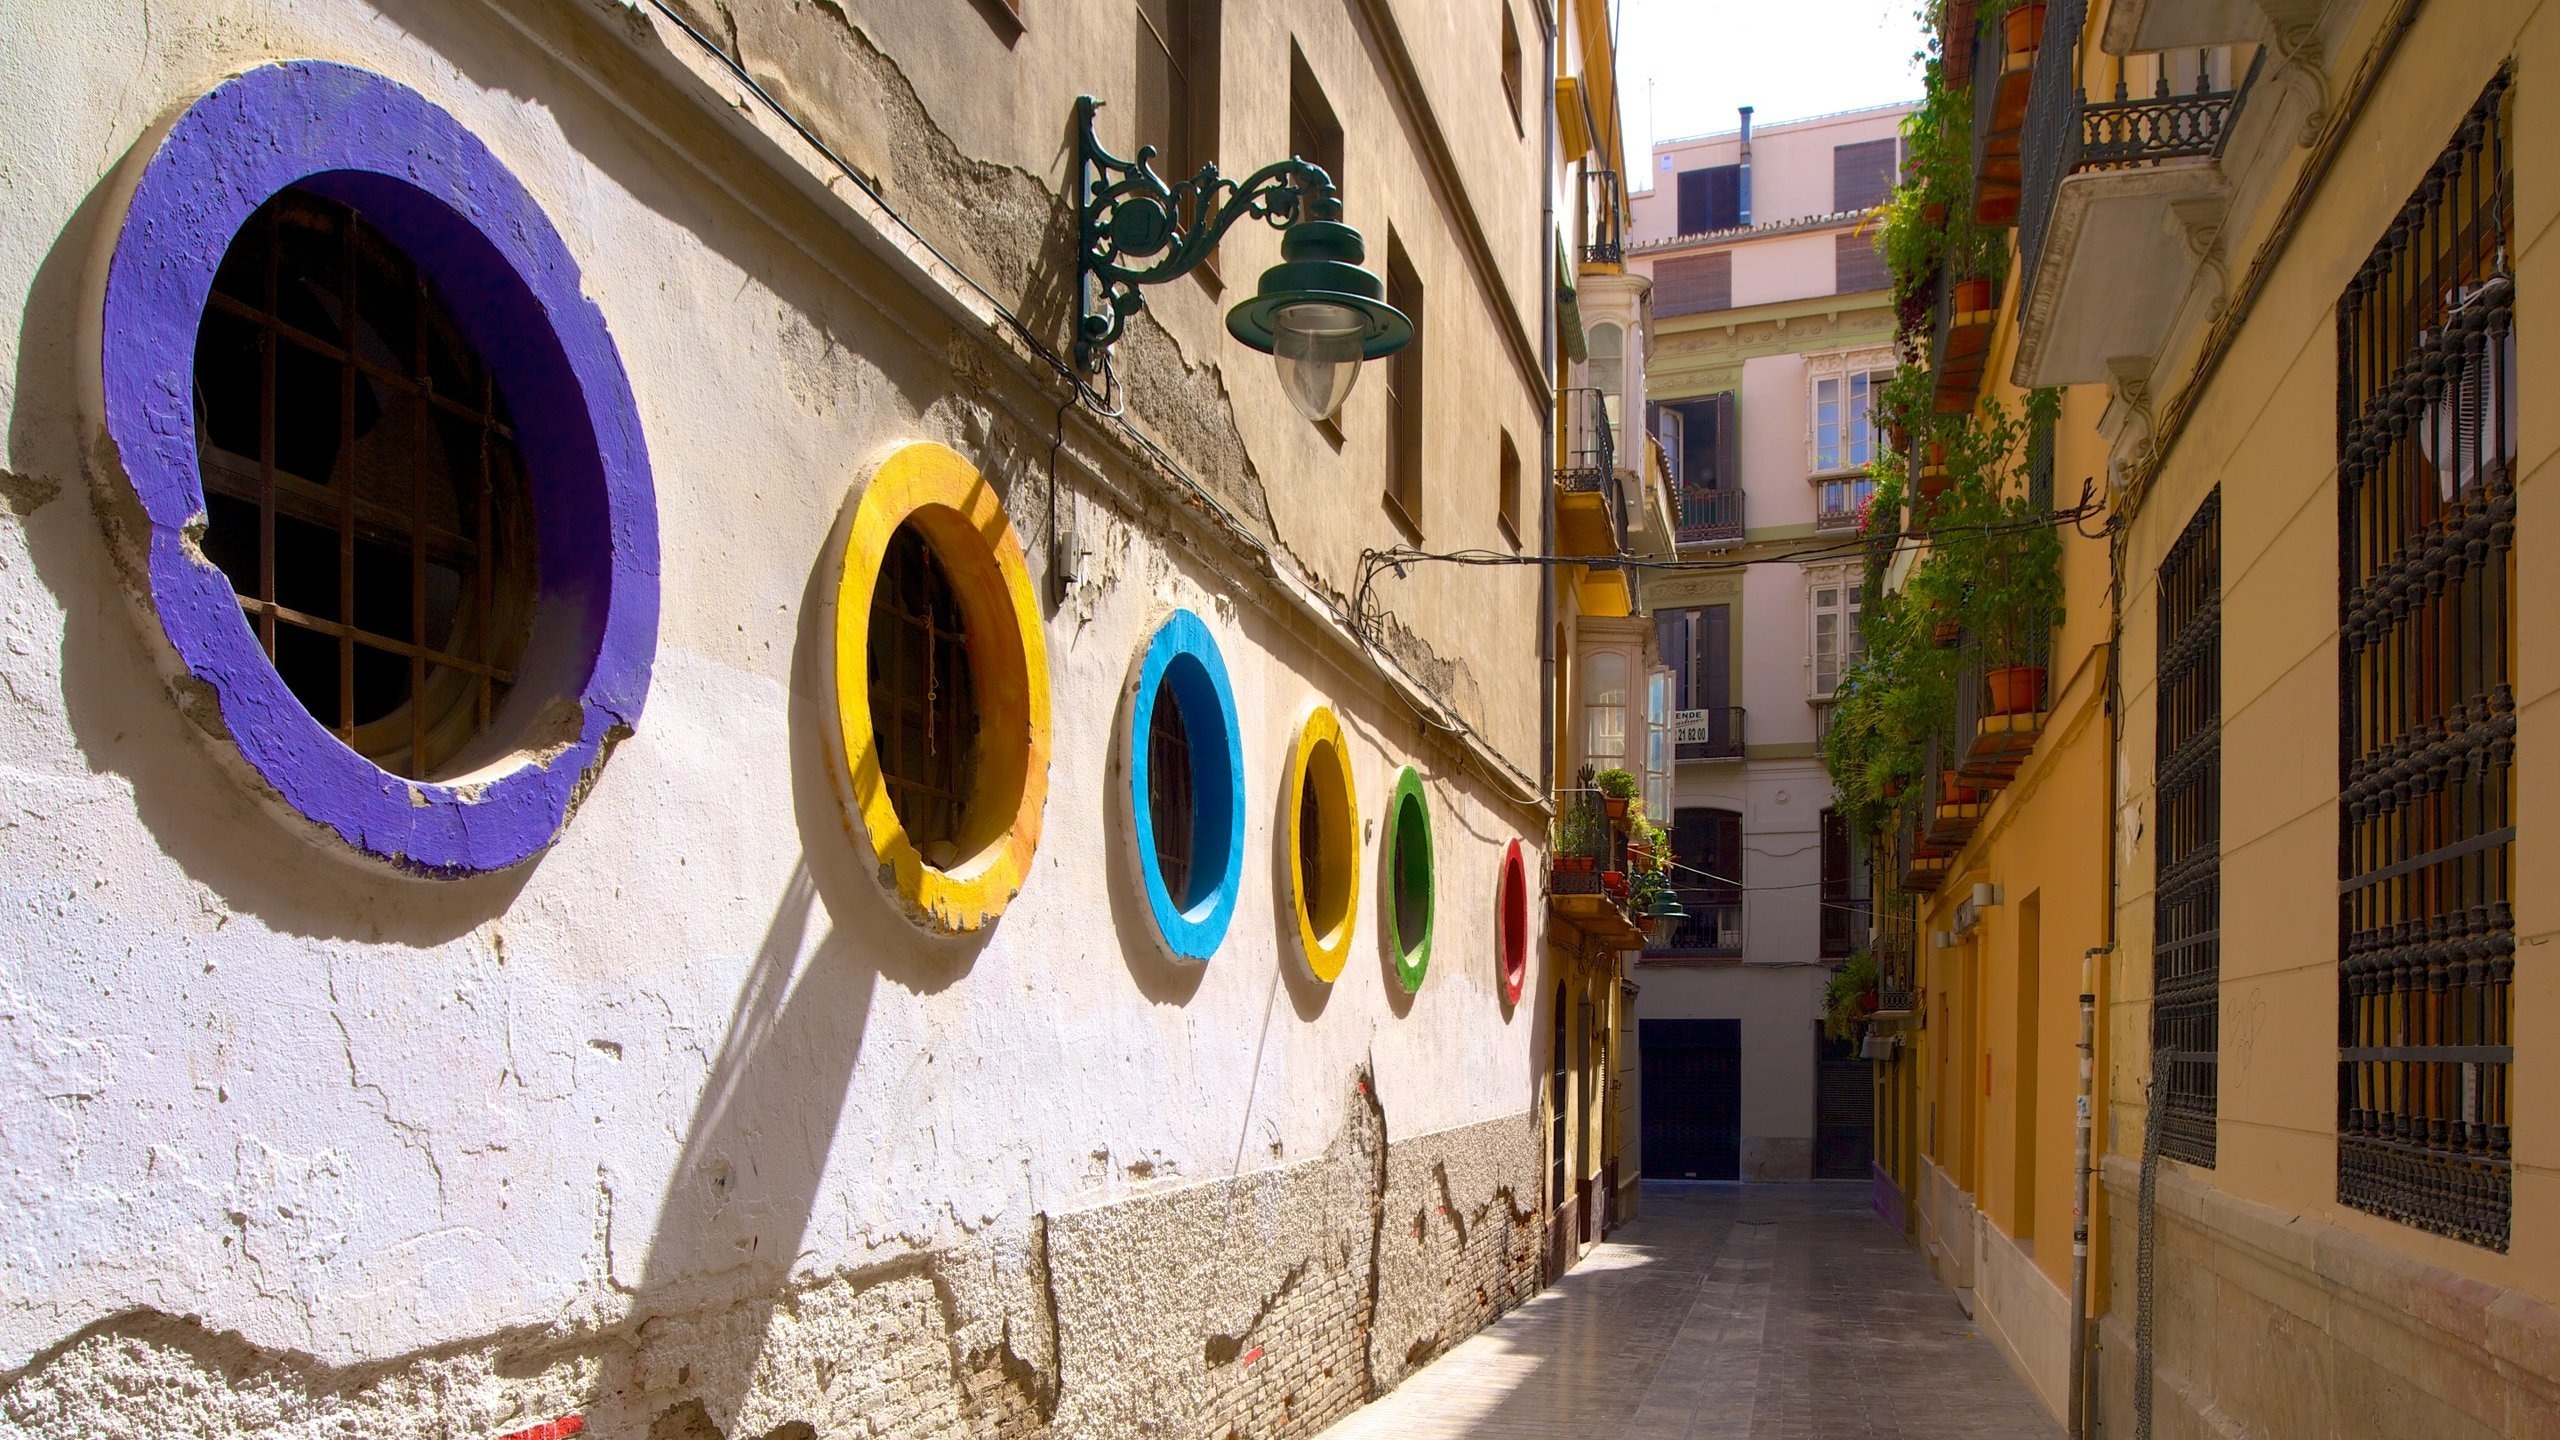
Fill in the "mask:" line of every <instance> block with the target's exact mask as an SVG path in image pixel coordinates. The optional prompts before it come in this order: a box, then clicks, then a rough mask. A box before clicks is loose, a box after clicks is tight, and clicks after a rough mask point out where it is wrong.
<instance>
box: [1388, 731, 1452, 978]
mask: <svg viewBox="0 0 2560 1440" xmlns="http://www.w3.org/2000/svg"><path fill="white" fill-rule="evenodd" d="M1386 852H1387V853H1386V861H1387V874H1386V882H1387V883H1386V891H1387V893H1386V907H1385V908H1386V912H1387V943H1388V945H1389V946H1390V947H1391V948H1392V950H1393V951H1394V958H1395V962H1396V979H1397V980H1398V981H1400V982H1402V983H1403V985H1404V989H1405V993H1406V994H1408V995H1410V994H1413V993H1415V992H1416V991H1418V990H1420V989H1421V988H1422V977H1423V975H1424V973H1425V972H1427V971H1429V970H1430V968H1431V937H1432V932H1433V931H1434V930H1435V929H1436V928H1438V925H1439V921H1440V875H1439V870H1438V867H1437V861H1436V858H1435V856H1434V854H1433V850H1432V840H1431V797H1430V796H1429V795H1427V794H1425V793H1424V791H1423V788H1422V775H1421V773H1420V772H1418V771H1416V770H1415V769H1414V768H1413V767H1412V766H1410V765H1407V766H1405V767H1404V768H1403V769H1401V770H1398V771H1397V772H1396V784H1395V791H1394V793H1393V795H1391V796H1390V797H1389V798H1388V800H1387V843H1386ZM1409 887H1410V888H1412V889H1418V890H1420V891H1421V895H1422V922H1421V924H1420V925H1419V926H1417V927H1415V928H1416V929H1417V930H1418V932H1419V933H1417V934H1412V935H1408V934H1406V933H1405V923H1404V920H1405V917H1404V911H1405V896H1406V894H1407V893H1408V888H1409Z"/></svg>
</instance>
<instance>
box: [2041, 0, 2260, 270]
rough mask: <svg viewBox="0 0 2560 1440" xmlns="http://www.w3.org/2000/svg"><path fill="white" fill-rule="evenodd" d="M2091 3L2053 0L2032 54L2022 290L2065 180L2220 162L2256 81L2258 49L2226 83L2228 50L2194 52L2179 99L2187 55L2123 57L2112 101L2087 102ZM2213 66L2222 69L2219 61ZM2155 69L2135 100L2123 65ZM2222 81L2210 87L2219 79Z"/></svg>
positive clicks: (2166, 54)
mask: <svg viewBox="0 0 2560 1440" xmlns="http://www.w3.org/2000/svg"><path fill="white" fill-rule="evenodd" d="M2087 11H2088V0H2053V4H2052V6H2051V8H2049V9H2048V10H2046V12H2045V40H2044V48H2043V49H2042V50H2041V51H2040V52H2038V54H2037V57H2036V68H2035V76H2034V79H2033V80H2032V82H2031V83H2030V87H2029V89H2028V92H2027V121H2026V128H2025V132H2024V134H2023V135H2022V136H2021V137H2020V155H2019V160H2020V163H2021V172H2020V179H2021V188H2022V191H2023V193H2022V195H2021V196H2020V200H2019V206H2018V260H2019V264H2020V266H2021V267H2022V268H2023V269H2024V271H2025V274H2026V276H2027V280H2028V283H2029V284H2030V285H2032V284H2033V283H2034V279H2035V275H2036V267H2037V266H2038V265H2039V264H2041V263H2042V262H2043V259H2044V247H2045V239H2046V236H2047V234H2048V232H2049V230H2050V227H2051V226H2052V223H2053V207H2054V202H2055V200H2056V198H2057V197H2058V196H2059V195H2060V194H2061V191H2062V182H2063V180H2064V179H2066V178H2067V177H2069V176H2072V175H2075V174H2078V173H2080V172H2081V171H2084V170H2128V169H2138V168H2141V167H2143V166H2149V165H2159V164H2163V163H2165V162H2168V161H2171V160H2193V159H2207V158H2211V159H2219V158H2220V157H2221V155H2222V147H2223V143H2224V141H2225V140H2227V139H2228V138H2229V137H2230V134H2231V126H2232V122H2233V121H2234V120H2236V119H2237V118H2238V117H2239V114H2240V104H2241V101H2242V99H2243V98H2244V97H2245V96H2246V95H2247V94H2248V92H2249V87H2250V85H2251V83H2252V82H2253V81H2255V80H2256V78H2257V75H2258V65H2259V62H2260V61H2261V60H2262V59H2263V58H2264V53H2265V52H2263V51H2260V52H2258V53H2257V54H2255V55H2253V56H2252V57H2251V59H2250V61H2249V68H2248V71H2247V73H2245V74H2243V75H2242V76H2240V77H2239V79H2238V80H2237V81H2236V82H2233V81H2232V80H2231V78H2230V72H2231V65H2232V60H2231V56H2230V54H2229V52H2227V51H2223V52H2217V51H2214V50H2198V51H2195V52H2193V54H2194V61H2195V81H2194V84H2193V87H2192V88H2191V89H2188V90H2186V91H2185V92H2183V93H2181V92H2180V91H2179V90H2178V89H2177V88H2176V87H2175V86H2174V85H2173V84H2172V82H2171V79H2170V74H2171V71H2172V70H2173V69H2175V68H2176V65H2177V63H2178V62H2179V61H2181V60H2182V59H2183V57H2184V56H2185V55H2186V54H2187V53H2188V52H2183V51H2181V52H2176V53H2174V54H2172V53H2159V54H2153V55H2149V56H2141V55H2133V56H2124V57H2121V58H2119V59H2117V60H2116V62H2115V64H2116V83H2115V94H2114V96H2113V98H2111V99H2103V100H2094V101H2093V100H2091V99H2090V98H2089V97H2088V94H2087V92H2086V91H2085V90H2084V89H2083V88H2082V85H2081V69H2080V66H2081V60H2082V55H2081V52H2080V48H2079V45H2078V43H2077V42H2078V39H2079V36H2080V31H2081V24H2082V21H2083V19H2084V18H2085V17H2086V15H2087ZM2217 59H2219V64H2217ZM2146 62H2147V65H2148V68H2149V69H2151V70H2152V71H2153V74H2154V78H2153V81H2152V85H2151V90H2150V93H2149V94H2147V95H2136V94H2134V93H2132V87H2131V86H2130V85H2129V84H2128V83H2127V81H2126V78H2125V77H2126V75H2127V73H2128V67H2130V69H2131V71H2132V72H2134V73H2139V72H2140V71H2141V70H2142V69H2143V68H2145V65H2146ZM2217 69H2219V70H2220V71H2221V74H2222V77H2223V86H2222V88H2217V87H2216V84H2215V72H2216V70H2217Z"/></svg>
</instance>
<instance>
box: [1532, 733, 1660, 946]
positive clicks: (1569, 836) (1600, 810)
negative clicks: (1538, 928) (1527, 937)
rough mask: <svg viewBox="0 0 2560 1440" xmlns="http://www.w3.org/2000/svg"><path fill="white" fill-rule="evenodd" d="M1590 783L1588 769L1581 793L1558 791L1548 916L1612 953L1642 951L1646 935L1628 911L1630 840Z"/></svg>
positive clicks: (1548, 884) (1589, 771)
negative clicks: (1607, 948)
mask: <svg viewBox="0 0 2560 1440" xmlns="http://www.w3.org/2000/svg"><path fill="white" fill-rule="evenodd" d="M1590 782H1591V770H1590V768H1589V767H1588V766H1586V767H1584V769H1583V771H1582V784H1581V785H1580V786H1579V787H1578V788H1575V789H1570V790H1559V791H1557V792H1556V796H1555V803H1556V818H1557V822H1558V825H1557V830H1558V839H1557V842H1556V846H1555V857H1554V859H1553V861H1552V862H1551V864H1552V866H1553V868H1552V870H1551V872H1550V873H1549V875H1548V877H1547V913H1548V916H1549V918H1551V919H1553V920H1557V921H1561V922H1562V923H1564V924H1567V925H1570V926H1572V927H1573V928H1574V929H1576V930H1579V931H1581V932H1582V933H1583V934H1585V935H1587V936H1589V937H1590V938H1592V939H1593V940H1595V941H1598V942H1599V943H1601V944H1603V945H1606V946H1608V947H1609V948H1611V949H1616V950H1633V949H1637V948H1639V947H1641V946H1642V945H1643V944H1644V943H1645V933H1644V931H1643V929H1642V928H1641V927H1639V926H1638V925H1637V924H1636V921H1635V918H1634V917H1633V916H1632V915H1630V914H1629V913H1628V912H1627V905H1626V870H1627V842H1626V836H1625V834H1624V833H1623V826H1622V822H1620V821H1618V820H1616V819H1613V818H1612V817H1611V816H1610V815H1609V813H1608V807H1607V803H1606V802H1605V801H1603V800H1602V798H1601V796H1600V792H1599V791H1597V790H1595V789H1593V788H1592V787H1591V783H1590ZM1612 877H1614V878H1615V881H1616V883H1615V884H1612V883H1611V881H1612Z"/></svg>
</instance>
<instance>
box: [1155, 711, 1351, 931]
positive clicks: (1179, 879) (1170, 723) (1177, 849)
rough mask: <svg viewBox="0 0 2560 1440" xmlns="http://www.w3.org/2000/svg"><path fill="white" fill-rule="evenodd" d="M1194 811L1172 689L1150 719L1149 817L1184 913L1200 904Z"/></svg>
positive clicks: (1183, 732) (1186, 748)
mask: <svg viewBox="0 0 2560 1440" xmlns="http://www.w3.org/2000/svg"><path fill="white" fill-rule="evenodd" d="M1191 806H1192V794H1191V732H1190V731H1189V730H1188V729H1187V728H1185V727H1184V725H1183V723H1182V702H1181V701H1180V700H1179V699H1178V698H1176V696H1175V695H1174V693H1173V687H1172V686H1170V685H1167V686H1164V687H1163V688H1161V689H1159V690H1157V691H1156V703H1155V705H1154V707H1153V713H1152V714H1150V715H1148V717H1147V813H1148V815H1149V816H1150V817H1151V818H1152V820H1153V821H1154V834H1153V835H1152V836H1151V837H1150V838H1152V839H1153V840H1154V842H1155V850H1156V868H1157V870H1158V871H1159V872H1161V873H1162V874H1163V876H1164V893H1166V894H1167V895H1170V896H1172V897H1173V903H1174V904H1176V905H1178V906H1180V907H1182V908H1183V909H1185V910H1188V909H1190V908H1191V906H1192V905H1193V904H1195V903H1196V902H1197V901H1198V899H1199V897H1198V896H1196V895H1194V894H1193V893H1192V890H1191V826H1192V811H1191ZM1308 823H1310V824H1312V820H1310V821H1309V822H1308Z"/></svg>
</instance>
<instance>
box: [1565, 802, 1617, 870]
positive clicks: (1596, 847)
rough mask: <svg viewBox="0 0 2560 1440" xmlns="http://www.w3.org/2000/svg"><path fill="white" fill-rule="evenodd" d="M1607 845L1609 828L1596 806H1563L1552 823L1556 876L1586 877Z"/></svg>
mask: <svg viewBox="0 0 2560 1440" xmlns="http://www.w3.org/2000/svg"><path fill="white" fill-rule="evenodd" d="M1608 843H1609V826H1608V822H1607V821H1606V820H1604V819H1602V818H1601V812H1600V807H1599V806H1597V805H1591V804H1586V803H1582V802H1579V801H1577V802H1576V803H1574V804H1571V805H1568V806H1566V807H1565V811H1564V814H1563V815H1562V816H1560V817H1558V819H1557V822H1556V852H1555V857H1556V858H1555V866H1556V873H1557V874H1559V875H1588V874H1590V873H1591V871H1592V870H1593V868H1594V867H1596V866H1597V865H1598V864H1599V860H1600V852H1601V851H1602V850H1603V849H1604V848H1606V847H1607V845H1608Z"/></svg>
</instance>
